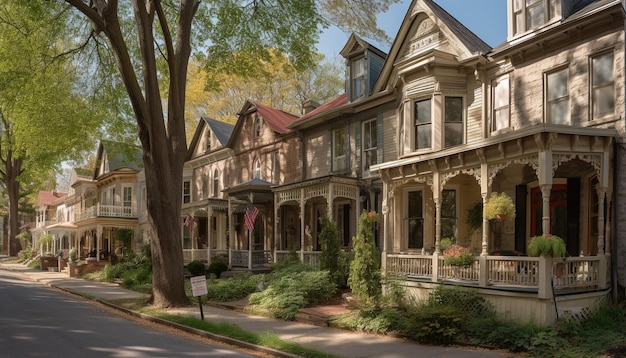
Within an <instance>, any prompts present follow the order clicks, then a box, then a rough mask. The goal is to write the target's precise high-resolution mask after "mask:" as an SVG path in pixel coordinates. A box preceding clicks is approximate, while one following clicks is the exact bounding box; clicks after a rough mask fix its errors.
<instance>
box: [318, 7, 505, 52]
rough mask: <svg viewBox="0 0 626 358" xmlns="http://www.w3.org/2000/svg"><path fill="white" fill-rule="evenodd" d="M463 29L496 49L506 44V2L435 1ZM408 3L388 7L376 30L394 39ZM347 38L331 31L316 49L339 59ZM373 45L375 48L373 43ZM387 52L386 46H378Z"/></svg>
mask: <svg viewBox="0 0 626 358" xmlns="http://www.w3.org/2000/svg"><path fill="white" fill-rule="evenodd" d="M435 2H436V3H437V4H439V6H441V7H442V8H444V9H445V10H446V11H447V12H449V13H450V14H451V15H452V16H454V17H455V18H456V19H457V20H459V21H460V22H461V23H462V24H463V25H465V27H467V28H468V29H470V30H471V31H472V32H474V33H475V34H476V35H478V37H480V38H481V39H483V41H485V42H486V43H488V44H489V45H490V46H491V47H496V46H498V45H499V44H501V43H502V42H504V41H505V40H506V0H435ZM410 4H411V0H402V1H401V2H399V3H397V4H395V5H393V6H391V8H390V9H389V11H388V12H386V13H384V14H380V15H379V16H378V22H379V26H380V27H381V28H382V29H383V30H385V31H387V34H389V36H390V37H391V38H392V39H394V38H395V36H396V34H397V33H398V29H399V28H400V23H401V22H402V20H403V19H404V16H405V15H406V12H407V10H408V7H409V5H410ZM349 36H350V34H349V33H344V32H343V31H341V30H339V29H338V28H337V27H334V26H333V27H331V28H329V29H327V30H326V31H324V33H323V34H322V35H321V36H320V43H319V44H318V45H317V48H318V50H319V51H320V52H322V53H324V54H325V55H326V59H328V60H333V59H336V58H339V51H341V49H342V48H343V46H344V45H345V44H346V41H347V40H348V37H349ZM372 44H374V45H377V44H376V43H374V42H372ZM377 46H378V47H379V48H380V49H381V50H383V51H385V52H386V51H388V50H389V46H385V45H377Z"/></svg>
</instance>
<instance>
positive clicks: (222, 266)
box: [209, 259, 228, 278]
mask: <svg viewBox="0 0 626 358" xmlns="http://www.w3.org/2000/svg"><path fill="white" fill-rule="evenodd" d="M224 271H228V265H227V264H226V263H225V262H224V261H222V260H219V259H217V260H215V259H214V260H213V261H211V264H210V265H209V274H213V275H215V277H216V278H220V276H221V275H222V272H224Z"/></svg>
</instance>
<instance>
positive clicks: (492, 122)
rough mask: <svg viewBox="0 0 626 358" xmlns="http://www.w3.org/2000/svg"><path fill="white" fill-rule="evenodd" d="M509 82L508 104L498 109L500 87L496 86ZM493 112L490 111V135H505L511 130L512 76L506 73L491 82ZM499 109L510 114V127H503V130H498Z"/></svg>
mask: <svg viewBox="0 0 626 358" xmlns="http://www.w3.org/2000/svg"><path fill="white" fill-rule="evenodd" d="M505 79H506V81H507V83H508V89H507V97H508V100H507V104H506V106H505V105H502V106H500V107H496V88H497V87H498V86H496V85H495V84H496V83H498V84H499V83H500V82H502V81H503V80H505ZM490 87H491V91H490V92H491V111H490V117H491V120H490V123H489V133H491V134H492V135H495V134H499V133H503V132H506V131H509V130H511V129H512V128H511V74H510V73H504V74H501V75H498V76H496V77H495V78H494V79H493V80H492V81H491V85H490ZM499 109H506V111H507V112H508V115H509V123H508V126H506V127H502V128H496V119H497V118H496V111H497V110H499Z"/></svg>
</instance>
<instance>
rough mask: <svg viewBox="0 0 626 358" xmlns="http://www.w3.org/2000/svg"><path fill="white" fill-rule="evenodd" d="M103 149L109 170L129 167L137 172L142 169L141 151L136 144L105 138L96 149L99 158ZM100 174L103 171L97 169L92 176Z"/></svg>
mask: <svg viewBox="0 0 626 358" xmlns="http://www.w3.org/2000/svg"><path fill="white" fill-rule="evenodd" d="M103 150H104V151H105V152H106V156H107V160H108V163H109V172H113V171H115V170H117V169H120V168H130V169H133V170H136V171H138V172H139V171H141V170H142V169H143V151H142V150H141V148H140V147H138V146H136V145H133V144H128V143H122V142H113V141H107V140H104V141H101V142H100V148H99V149H98V159H99V160H101V159H102V156H103V155H104V153H103ZM102 174H104V173H98V170H96V171H95V173H94V176H98V175H102Z"/></svg>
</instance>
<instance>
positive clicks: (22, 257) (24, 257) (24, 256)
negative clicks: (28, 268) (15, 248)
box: [17, 248, 37, 263]
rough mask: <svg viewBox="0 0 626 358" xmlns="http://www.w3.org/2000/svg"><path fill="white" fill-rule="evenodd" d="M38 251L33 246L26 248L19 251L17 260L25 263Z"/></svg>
mask: <svg viewBox="0 0 626 358" xmlns="http://www.w3.org/2000/svg"><path fill="white" fill-rule="evenodd" d="M36 253H37V252H36V251H35V250H33V249H31V248H26V249H23V250H21V251H20V252H18V253H17V262H19V263H23V262H26V261H28V260H29V259H30V258H31V257H33V256H34V255H36Z"/></svg>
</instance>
